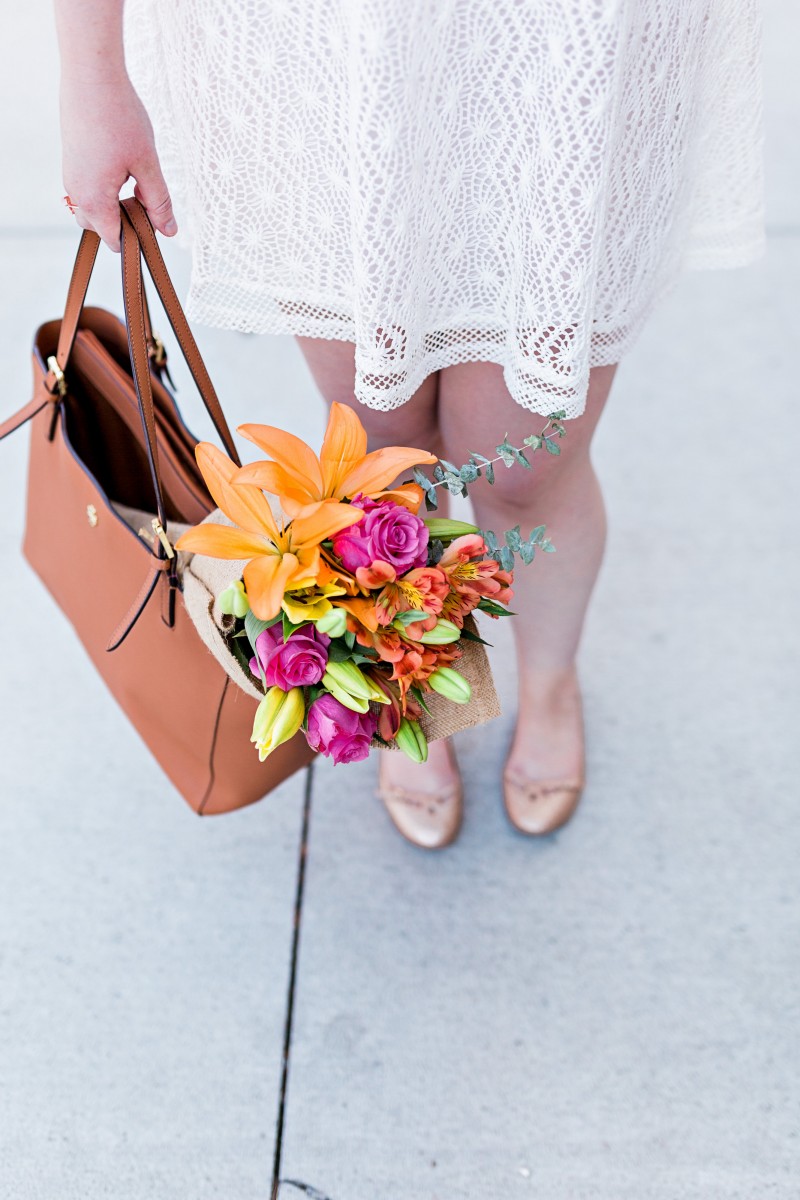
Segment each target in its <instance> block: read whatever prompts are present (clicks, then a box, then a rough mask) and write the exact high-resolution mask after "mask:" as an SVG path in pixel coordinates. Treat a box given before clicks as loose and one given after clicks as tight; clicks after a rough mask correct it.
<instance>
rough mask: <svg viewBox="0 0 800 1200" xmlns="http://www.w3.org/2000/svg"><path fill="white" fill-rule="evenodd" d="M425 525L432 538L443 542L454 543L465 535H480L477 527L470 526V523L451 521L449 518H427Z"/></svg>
mask: <svg viewBox="0 0 800 1200" xmlns="http://www.w3.org/2000/svg"><path fill="white" fill-rule="evenodd" d="M425 524H426V525H427V527H428V532H429V533H430V535H431V537H432V538H439V540H440V541H442V542H449V541H452V540H453V538H457V537H462V536H463V535H464V534H465V533H480V530H479V529H478V526H477V525H470V523H469V522H468V521H451V520H450V518H449V517H426V518H425Z"/></svg>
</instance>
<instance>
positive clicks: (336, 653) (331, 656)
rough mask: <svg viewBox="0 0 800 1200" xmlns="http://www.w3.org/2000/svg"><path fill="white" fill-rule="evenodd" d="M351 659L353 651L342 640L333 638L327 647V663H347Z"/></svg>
mask: <svg viewBox="0 0 800 1200" xmlns="http://www.w3.org/2000/svg"><path fill="white" fill-rule="evenodd" d="M352 657H353V650H352V648H351V647H350V646H348V645H347V642H346V641H345V640H344V638H334V639H333V640H332V641H331V644H330V646H329V647H328V662H347V661H348V660H349V659H351V658H352Z"/></svg>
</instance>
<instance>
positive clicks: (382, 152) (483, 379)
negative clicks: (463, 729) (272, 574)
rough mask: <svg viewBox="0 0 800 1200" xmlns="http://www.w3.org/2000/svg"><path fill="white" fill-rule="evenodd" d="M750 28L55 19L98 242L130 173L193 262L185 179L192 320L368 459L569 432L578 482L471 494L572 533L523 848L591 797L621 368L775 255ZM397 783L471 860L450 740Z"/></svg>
mask: <svg viewBox="0 0 800 1200" xmlns="http://www.w3.org/2000/svg"><path fill="white" fill-rule="evenodd" d="M755 5H756V0H566V2H565V0H254V3H249V4H237V3H235V2H233V0H173V2H172V3H169V2H168V0H129V3H128V5H127V6H126V10H125V14H124V16H125V19H126V27H125V38H124V42H125V49H126V51H127V55H126V54H125V53H124V52H123V0H103V2H102V3H98V2H97V0H56V12H57V22H58V33H59V44H60V49H61V55H62V64H63V66H62V84H61V115H62V130H63V144H64V184H65V187H66V189H67V191H68V193H69V195H70V196H71V197H72V200H73V201H74V202H75V204H76V205H77V212H76V218H77V221H78V223H79V224H80V225H81V226H83V227H84V228H92V229H95V230H96V231H97V232H98V233H99V234H100V235H101V237H103V239H104V240H105V241H106V242H107V243H108V244H109V245H110V246H112V247H113V248H115V249H117V248H118V244H119V216H118V210H117V197H118V194H119V190H120V188H121V187H122V185H123V184H124V183H125V182H126V180H127V179H128V178H130V177H132V178H133V179H134V180H135V181H136V194H137V196H138V197H139V199H140V200H141V201H142V202H143V203H144V205H145V207H146V208H147V210H148V212H149V214H150V217H151V219H152V221H153V223H154V225H155V226H156V228H157V229H158V230H159V231H160V232H161V233H163V234H165V235H166V236H168V237H169V236H173V235H174V234H175V233H176V232H177V225H176V220H175V216H174V214H173V208H172V202H171V199H170V190H169V188H168V186H167V182H166V181H165V176H166V179H168V180H169V182H170V185H171V186H172V187H173V188H174V190H175V193H176V197H177V198H178V199H179V202H180V203H179V214H180V216H181V220H182V221H184V220H185V221H186V223H187V226H188V228H189V231H190V235H191V242H192V250H193V270H192V281H191V287H190V293H189V297H188V300H187V312H188V314H189V316H190V317H193V318H195V319H196V320H199V321H204V322H206V323H209V324H215V325H221V326H226V327H231V328H237V329H246V330H253V331H258V332H266V331H271V332H284V333H291V334H293V335H295V336H296V337H297V338H298V341H299V344H300V346H301V349H302V351H303V353H304V355H305V357H306V360H307V362H308V364H309V367H310V369H311V371H312V373H313V376H314V379H315V380H316V382H317V384H318V386H319V389H320V391H321V392H322V394H323V396H324V397H325V399H326V400H327V401H329V402H331V401H334V400H337V401H340V402H342V403H346V404H351V405H354V406H358V410H359V415H360V416H361V419H362V421H363V422H364V424H365V425H366V428H367V431H368V433H369V437H370V440H371V443H372V445H373V446H379V445H381V444H387V443H397V444H404V445H413V446H420V447H424V448H426V449H429V450H431V451H432V452H434V453H437V454H441V455H443V456H444V457H446V458H448V459H450V460H451V461H454V462H456V463H460V462H464V461H466V459H467V458H468V456H469V453H470V451H471V450H473V449H475V450H481V451H483V450H485V449H486V448H487V447H492V446H494V445H495V444H496V443H497V441H499V440H500V439H501V438H502V437H503V435H504V434H506V433H507V434H508V435H509V437H510V439H511V441H512V442H514V444H515V445H520V444H521V442H522V439H523V437H525V436H526V435H527V434H529V433H531V432H533V431H535V430H536V429H537V426H538V422H537V419H536V418H535V417H534V416H532V414H533V413H541V414H547V413H550V412H552V411H553V410H555V409H562V408H563V409H565V410H566V412H567V416H568V417H569V418H570V422H569V428H568V436H567V438H566V440H565V442H564V453H563V455H562V456H561V458H558V459H557V458H551V457H550V456H545V455H537V460H536V469H535V471H534V472H533V473H532V474H529V473H527V472H524V471H519V470H513V471H508V472H501V473H500V474H499V475H498V477H497V483H496V485H495V487H494V488H489V487H478V488H476V489H475V490H474V503H475V511H476V519H477V521H478V523H479V524H480V525H481V526H482V527H484V528H493V529H496V530H497V529H506V528H508V527H510V526H513V525H515V524H520V525H521V526H522V527H523V530H525V529H526V528H531V527H533V526H535V525H537V524H539V523H546V524H547V527H548V534H549V535H550V536H551V537H552V538H553V540H554V542H555V543H556V545H557V546H558V554H557V555H554V556H551V557H549V558H548V559H547V560H546V561H543V562H542V563H541V564H539V565H537V567H536V569H535V570H531V571H526V570H520V571H518V572H517V576H516V580H515V600H514V607H515V610H516V611H517V613H518V614H519V615H518V616H517V618H516V619H515V621H514V622H513V625H514V632H515V637H516V645H517V656H518V662H519V712H518V719H517V726H516V731H515V734H514V738H513V743H512V745H511V748H510V752H509V755H508V759H507V762H506V764H505V768H504V774H503V792H504V797H505V805H506V809H507V812H508V815H509V817H510V819H511V821H512V823H513V824H514V825H515V826H516V828H518V829H519V830H521V831H522V832H524V833H528V834H543V833H548V832H550V831H551V830H553V829H556V828H557V827H558V826H560V825H562V824H563V823H564V822H565V821H566V820H568V818H569V817H570V816H571V814H572V812H573V811H574V809H575V806H576V804H577V802H578V799H579V797H580V795H581V791H582V788H583V781H584V745H583V729H582V716H581V699H580V691H579V687H578V680H577V676H576V667H575V659H576V652H577V649H578V643H579V640H580V635H581V630H582V627H583V622H584V616H585V613H586V608H587V604H588V602H589V598H590V596H591V592H592V588H593V586H594V582H595V579H596V576H597V572H598V568H599V565H600V560H601V557H602V553H603V544H604V539H605V513H604V509H603V500H602V495H601V492H600V488H599V485H598V481H597V478H596V476H595V473H594V470H593V467H592V463H591V459H590V448H591V441H592V435H593V433H594V430H595V428H596V426H597V422H598V420H599V418H600V414H601V413H602V411H603V407H604V405H605V403H606V400H607V397H608V393H609V390H610V388H611V384H612V381H613V378H614V373H615V371H616V364H617V363H618V362H619V360H620V358H621V357H622V355H623V354H624V353H625V351H626V350H628V349H629V347H630V346H631V344H632V342H633V341H634V339H635V338H636V336H637V334H638V332H639V331H640V329H641V327H642V324H643V322H644V321H645V319H646V317H647V315H648V314H649V312H650V310H651V309H652V307H653V305H654V304H655V303H656V301H657V300H658V299H659V298H660V296H662V295H663V294H664V292H665V291H666V290H667V289H668V288H669V287H670V286H671V285H672V284H673V282H674V281H675V279H676V278H677V277H678V275H679V273H680V272H681V270H683V269H684V268H689V267H716V266H735V265H740V264H743V263H745V262H748V261H750V260H751V259H753V258H754V257H756V256H757V255H758V254H759V253H760V252H761V250H762V245H763V218H762V198H761V190H762V189H761V146H760V140H761V131H760V81H759V66H758V55H759V28H758V14H757V12H756V7H755ZM126 57H127V65H126ZM129 71H130V75H129V73H128V72H129ZM131 76H132V77H133V79H134V80H135V81H136V90H135V89H134V84H133V83H132V82H131ZM140 95H141V96H142V97H143V98H144V100H145V102H146V104H147V108H148V110H149V112H150V113H151V114H152V117H153V120H154V123H155V128H156V131H157V135H158V137H157V143H158V147H159V153H160V155H161V157H162V159H163V162H164V170H163V172H162V167H161V165H160V162H159V154H157V153H156V149H155V145H156V143H155V141H154V136H153V129H152V127H151V123H150V119H149V117H148V114H147V112H146V111H145V107H144V106H143V103H142V100H141V99H140ZM275 419H276V420H278V418H275ZM540 459H544V460H545V461H543V462H540V461H539V460H540ZM381 759H382V762H381V768H380V793H381V795H382V797H383V799H384V802H385V804H386V806H387V808H388V810H389V813H390V815H391V816H392V819H393V820H394V822H395V824H396V825H397V826H398V828H399V829H400V830H401V832H402V833H404V834H405V836H406V837H407V838H409V839H410V840H411V841H413V842H415V843H416V844H417V845H422V846H426V847H436V846H442V845H445V844H447V843H448V842H449V841H451V840H452V838H453V837H454V836H455V834H456V833H457V831H458V828H459V825H460V820H461V809H462V789H461V782H460V779H459V775H458V769H457V765H456V762H455V758H454V756H453V752H452V749H451V747H450V745H449V744H448V743H442V742H439V743H434V744H432V746H431V749H430V755H429V758H428V761H427V762H426V763H424V764H419V765H412V764H410V763H408V761H406V760H405V759H404V757H403V756H401V755H397V754H394V755H393V754H383V755H382V756H381Z"/></svg>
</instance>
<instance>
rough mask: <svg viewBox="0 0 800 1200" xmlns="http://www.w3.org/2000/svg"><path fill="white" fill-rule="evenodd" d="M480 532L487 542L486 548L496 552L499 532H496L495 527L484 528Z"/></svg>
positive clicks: (492, 552)
mask: <svg viewBox="0 0 800 1200" xmlns="http://www.w3.org/2000/svg"><path fill="white" fill-rule="evenodd" d="M480 532H481V536H482V537H483V540H484V541H485V542H486V549H487V550H488V551H489V553H490V554H494V553H496V551H497V534H496V533H495V531H494V530H493V529H482V530H481V531H480Z"/></svg>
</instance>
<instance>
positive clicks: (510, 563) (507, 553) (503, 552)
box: [498, 546, 514, 571]
mask: <svg viewBox="0 0 800 1200" xmlns="http://www.w3.org/2000/svg"><path fill="white" fill-rule="evenodd" d="M498 557H499V559H500V566H501V567H502V568H503V570H504V571H513V570H514V551H513V550H512V549H511V548H510V547H509V546H500V547H499V549H498Z"/></svg>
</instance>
